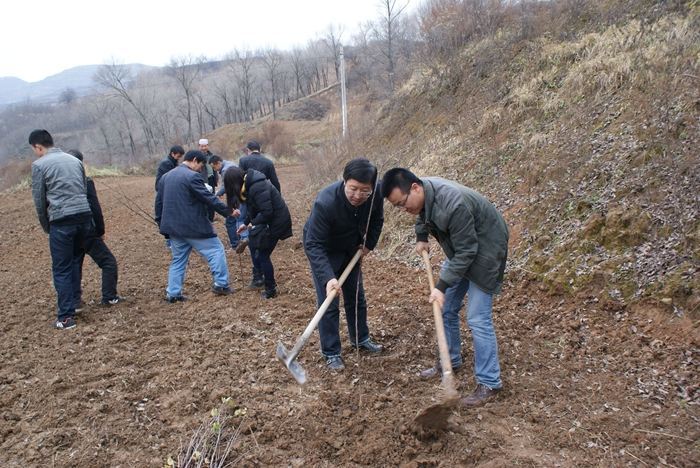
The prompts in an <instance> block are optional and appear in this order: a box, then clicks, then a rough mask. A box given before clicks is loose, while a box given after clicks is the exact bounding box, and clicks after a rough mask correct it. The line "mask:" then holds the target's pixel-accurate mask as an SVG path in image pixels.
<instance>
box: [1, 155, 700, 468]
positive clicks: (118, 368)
mask: <svg viewBox="0 0 700 468" xmlns="http://www.w3.org/2000/svg"><path fill="white" fill-rule="evenodd" d="M279 174H280V177H281V179H282V183H283V196H284V197H285V199H286V200H287V202H288V204H289V205H290V210H291V212H292V214H293V217H294V231H295V235H294V237H293V238H292V239H288V240H285V241H283V242H282V243H281V244H280V245H279V246H278V247H277V249H276V250H275V252H274V254H273V262H274V264H275V267H276V269H277V275H278V283H279V285H280V290H281V295H280V296H279V297H278V298H275V299H272V300H264V299H262V298H260V297H259V296H258V295H256V294H252V293H245V292H239V293H237V294H235V295H234V296H232V297H223V298H222V297H216V296H214V295H212V293H211V292H210V291H209V288H210V286H211V275H210V273H209V271H208V268H207V265H206V263H205V261H204V260H203V259H202V258H201V257H199V256H197V255H193V256H192V257H191V260H190V266H189V270H188V274H187V278H186V281H185V285H184V292H185V294H187V295H189V296H190V299H191V300H190V301H189V302H187V303H182V304H175V305H169V304H166V303H165V302H164V301H163V296H164V290H165V286H166V284H167V274H168V266H169V263H170V256H169V251H167V250H166V249H165V247H164V241H163V238H162V237H161V236H160V235H159V234H158V233H157V230H156V228H155V227H154V226H152V225H150V224H149V223H147V222H146V221H144V220H143V219H142V218H140V217H139V216H137V215H136V214H135V213H134V212H132V211H130V210H129V209H128V208H127V206H126V205H125V204H124V203H123V200H122V199H121V198H120V197H119V196H118V195H117V194H116V192H114V191H112V190H110V189H109V188H107V186H110V187H113V188H115V189H119V190H120V191H123V192H124V193H126V194H128V196H129V197H130V198H131V199H133V200H134V201H135V202H136V203H138V205H139V206H141V207H143V208H144V209H145V210H147V211H149V212H150V211H151V209H152V208H151V207H152V203H153V198H154V192H153V180H152V178H150V177H145V178H127V179H118V180H117V179H112V180H104V181H97V190H98V193H99V196H100V200H101V202H102V206H103V210H104V212H105V220H106V224H107V237H106V240H107V243H108V245H109V246H110V248H111V249H112V250H113V252H114V254H115V255H116V257H117V259H118V260H119V267H120V282H119V292H120V294H121V295H122V296H124V297H126V298H127V299H128V301H127V302H126V303H124V304H120V305H118V306H115V307H112V308H108V309H104V308H100V307H98V306H97V305H96V303H97V302H99V298H100V295H99V288H100V275H99V270H98V269H97V268H96V267H95V266H94V264H92V263H91V261H90V260H89V259H88V260H86V263H85V271H84V299H85V300H86V301H88V302H89V304H88V307H86V309H85V311H84V312H83V313H82V315H81V316H80V317H79V318H78V320H76V321H77V323H78V326H77V327H76V328H75V329H73V330H71V331H66V332H58V331H55V330H52V329H51V328H50V326H49V323H50V321H51V320H53V319H54V317H55V291H54V289H53V285H52V279H51V271H50V258H49V253H48V240H47V236H46V235H45V234H44V233H43V231H42V230H41V228H40V227H39V223H38V221H37V219H36V215H35V212H34V208H33V205H32V202H31V195H30V193H29V191H22V192H17V193H13V194H5V195H2V201H3V203H2V208H0V216H1V217H0V284H2V292H3V294H2V298H3V307H2V309H1V310H2V317H3V331H2V337H3V339H2V341H1V342H0V405H1V413H0V415H1V417H0V467H3V468H4V467H10V466H18V467H47V466H51V467H77V468H88V467H90V468H92V467H96V466H110V467H161V466H163V465H164V464H165V462H166V460H167V458H168V456H175V455H176V453H177V450H178V448H179V446H180V443H181V442H186V441H187V440H189V438H190V437H191V436H192V434H193V432H194V430H195V429H196V428H197V427H198V426H199V425H200V424H201V423H203V422H205V421H206V420H207V419H208V415H209V411H210V410H211V409H212V408H214V407H216V406H218V404H219V402H220V399H221V397H225V396H230V397H232V398H233V401H234V402H235V403H236V405H238V406H240V407H242V408H243V407H244V408H246V409H247V414H246V415H245V417H241V421H242V424H243V432H242V434H241V436H240V437H239V440H238V443H237V447H236V449H237V450H238V451H240V453H243V452H245V453H246V454H245V456H244V457H243V459H242V461H241V462H240V464H239V466H246V467H252V466H280V467H287V466H309V467H311V466H313V467H354V466H405V467H427V466H446V467H448V466H490V467H502V466H513V465H517V466H563V467H589V466H590V467H593V466H603V467H619V466H639V467H646V466H675V467H697V466H700V441H699V439H700V422H699V419H698V418H700V408H699V407H698V404H699V403H700V377H699V376H698V374H700V372H698V362H700V338H699V337H698V334H699V330H698V328H697V327H695V328H693V326H692V324H690V323H688V322H687V321H686V320H685V319H684V318H679V317H675V316H674V315H673V313H672V311H670V310H666V309H664V308H663V307H657V306H656V305H654V304H640V305H636V306H633V307H627V308H622V307H620V306H619V305H617V304H614V303H605V302H604V301H602V300H601V299H600V297H598V294H599V292H600V290H601V289H602V287H601V284H596V283H595V282H594V283H593V284H591V285H590V286H589V288H588V290H587V291H583V292H580V293H579V294H578V295H577V296H576V297H570V296H562V297H558V296H551V295H548V294H546V292H545V291H541V290H540V288H539V285H538V284H536V283H531V282H528V281H527V280H523V279H520V278H518V274H517V272H512V273H511V274H510V276H511V280H510V281H509V283H508V284H507V285H506V287H505V288H504V294H503V296H501V297H499V298H498V299H497V300H496V301H495V313H494V321H495V323H496V327H497V329H496V333H497V336H498V338H499V346H500V356H501V368H502V371H503V379H504V387H505V389H506V391H505V398H503V399H501V400H499V401H498V402H496V403H493V404H489V405H487V406H486V407H484V408H481V409H479V410H466V409H459V408H458V409H457V410H456V411H455V413H454V415H453V416H452V417H451V419H450V426H449V427H448V429H447V430H446V431H444V432H441V433H439V434H432V435H429V434H424V435H422V436H421V437H418V436H417V435H416V434H415V433H413V432H412V431H411V430H410V428H409V423H410V421H411V420H412V418H413V417H414V415H415V414H416V412H417V411H418V410H420V409H421V408H425V407H426V406H428V405H430V404H432V403H434V402H436V401H439V399H440V398H441V396H442V393H441V390H440V389H439V388H438V386H437V382H421V381H420V380H419V379H418V378H417V373H418V371H419V370H420V369H422V368H424V367H426V366H428V365H431V364H432V363H433V362H434V361H435V359H436V353H437V349H436V344H435V337H434V331H433V323H432V312H431V309H430V306H429V305H428V304H427V303H426V302H425V291H426V285H425V282H426V279H425V274H424V272H423V271H422V269H421V268H419V267H418V266H419V261H418V258H417V257H416V256H413V257H411V258H408V257H406V258H404V259H402V260H404V261H401V262H399V261H391V262H388V261H387V262H383V261H380V260H378V256H377V255H372V256H370V257H369V258H368V259H367V261H366V262H365V265H364V266H363V271H364V274H365V287H366V289H367V298H368V304H369V307H370V309H369V316H370V330H371V332H372V334H373V337H374V340H375V341H376V342H379V343H381V344H383V345H384V346H385V351H384V352H383V353H382V354H381V355H379V356H371V357H370V356H365V355H362V356H360V357H361V360H360V361H359V362H358V360H357V359H356V355H355V354H353V353H352V351H351V348H350V344H349V343H348V340H347V331H346V330H345V325H344V323H343V324H341V336H342V338H343V354H344V359H345V362H346V365H347V368H346V369H345V371H343V372H340V373H334V372H330V371H328V370H327V369H326V368H325V366H324V365H323V364H324V363H323V361H322V359H321V356H320V348H319V343H318V335H317V334H316V333H315V334H314V335H312V338H311V339H310V341H309V343H308V344H307V346H306V348H305V349H304V350H303V351H302V353H301V355H300V357H299V360H300V362H301V363H302V365H303V366H304V367H305V368H306V370H307V373H308V378H309V382H308V384H307V386H306V387H305V388H301V387H300V386H299V385H297V384H296V382H295V381H294V379H293V378H292V376H291V374H290V373H289V372H288V371H287V370H286V369H285V368H284V367H283V366H282V365H281V364H280V363H279V361H278V360H277V359H276V352H275V349H276V344H277V341H278V340H279V339H282V340H283V341H284V343H285V344H286V345H287V347H290V346H291V345H293V344H294V342H295V340H296V339H297V338H298V337H299V335H300V334H301V333H302V332H303V330H304V328H305V327H306V325H307V324H308V322H309V320H310V319H311V317H312V316H313V314H314V312H315V304H316V301H315V295H314V291H313V283H312V279H311V274H310V270H309V267H308V262H307V260H306V257H305V255H304V252H303V250H302V248H301V230H302V226H303V223H304V221H305V219H306V217H307V215H308V211H309V207H310V201H309V200H303V199H302V197H301V196H299V194H300V193H302V191H303V189H304V186H305V179H304V173H303V168H302V167H301V166H286V167H282V168H280V170H279ZM215 228H216V230H217V231H218V232H219V235H220V237H221V238H222V240H224V239H225V229H224V224H223V222H218V223H216V224H215ZM228 261H229V270H230V272H231V275H232V280H233V281H232V287H234V288H235V289H241V288H242V287H243V286H244V285H245V284H247V283H248V282H249V281H250V258H249V257H247V256H245V257H244V258H243V259H242V263H243V268H242V269H241V265H240V264H239V259H238V258H237V257H235V255H233V254H229V257H228ZM434 261H435V262H436V265H435V271H436V272H437V271H438V270H437V262H438V261H439V258H436V259H434ZM462 337H463V341H464V344H463V348H462V349H463V356H464V360H465V363H466V364H467V365H466V366H464V367H465V370H463V371H462V372H461V373H460V374H458V376H457V378H458V386H459V390H460V391H461V392H462V393H463V394H466V393H468V392H471V390H472V389H473V387H474V378H473V375H472V369H471V361H472V358H473V356H472V345H471V338H470V335H469V332H468V330H467V328H466V325H464V324H463V335H462Z"/></svg>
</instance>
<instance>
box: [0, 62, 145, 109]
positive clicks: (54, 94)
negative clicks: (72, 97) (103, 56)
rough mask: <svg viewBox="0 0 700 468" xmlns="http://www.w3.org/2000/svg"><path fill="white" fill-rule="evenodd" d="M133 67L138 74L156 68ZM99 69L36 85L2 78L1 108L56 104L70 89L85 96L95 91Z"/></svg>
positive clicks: (73, 71) (70, 72) (76, 69)
mask: <svg viewBox="0 0 700 468" xmlns="http://www.w3.org/2000/svg"><path fill="white" fill-rule="evenodd" d="M133 66H134V69H135V71H136V72H137V73H139V72H142V71H144V70H147V69H151V68H156V67H151V66H149V65H141V64H133ZM99 67H100V65H81V66H79V67H74V68H71V69H69V70H64V71H62V72H61V73H57V74H56V75H53V76H49V77H47V78H44V79H43V80H41V81H37V82H35V83H27V82H26V81H24V80H21V79H19V78H16V77H14V76H8V77H2V78H0V108H4V107H7V106H8V105H10V104H14V103H18V102H24V101H37V102H39V101H40V102H44V103H56V102H58V100H59V99H60V96H61V93H62V92H63V91H65V90H66V89H68V88H70V89H72V90H74V91H75V92H76V94H77V95H78V96H85V95H86V94H87V93H88V92H90V91H91V90H93V89H95V83H93V81H92V76H93V75H94V74H95V71H97V69H98V68H99Z"/></svg>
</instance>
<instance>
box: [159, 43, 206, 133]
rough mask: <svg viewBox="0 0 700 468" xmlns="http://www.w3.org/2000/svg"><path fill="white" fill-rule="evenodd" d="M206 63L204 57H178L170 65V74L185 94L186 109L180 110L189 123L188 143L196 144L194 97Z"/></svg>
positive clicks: (171, 60) (172, 59)
mask: <svg viewBox="0 0 700 468" xmlns="http://www.w3.org/2000/svg"><path fill="white" fill-rule="evenodd" d="M205 61H206V58H205V57H203V56H198V57H195V56H193V55H191V54H189V55H178V56H175V57H172V58H171V59H170V65H168V72H169V74H170V75H171V76H172V77H174V78H175V79H176V80H177V82H178V83H179V84H180V86H181V87H182V90H183V92H184V93H185V107H184V108H182V109H181V110H180V113H181V114H182V116H183V117H184V119H185V121H186V122H187V135H186V136H185V138H186V141H187V142H188V143H191V142H194V139H193V136H192V100H193V96H192V95H193V93H194V83H195V80H196V79H197V76H198V75H199V74H200V72H201V71H202V64H203V63H204V62H205Z"/></svg>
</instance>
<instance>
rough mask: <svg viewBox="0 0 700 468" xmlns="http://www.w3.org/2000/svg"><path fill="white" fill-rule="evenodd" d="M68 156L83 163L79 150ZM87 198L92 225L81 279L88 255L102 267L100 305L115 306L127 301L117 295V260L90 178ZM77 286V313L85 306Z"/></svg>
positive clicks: (81, 265) (86, 239)
mask: <svg viewBox="0 0 700 468" xmlns="http://www.w3.org/2000/svg"><path fill="white" fill-rule="evenodd" d="M68 154H70V155H73V156H75V157H76V158H78V159H79V160H80V162H83V153H81V152H80V151H79V150H77V149H72V150H70V151H68ZM87 198H88V203H89V204H90V211H91V212H92V223H91V224H90V230H89V231H88V233H87V236H85V240H84V241H83V245H82V250H81V253H80V255H79V260H78V261H79V263H80V277H81V278H82V276H83V260H84V259H85V254H88V255H89V256H90V258H92V260H93V261H94V262H95V263H96V264H97V266H98V267H100V270H102V300H101V301H100V305H102V306H113V305H115V304H119V303H120V302H123V301H124V300H125V299H124V298H121V297H119V295H118V294H117V279H118V276H119V269H118V266H117V259H116V258H115V257H114V254H112V251H111V250H109V247H107V244H105V241H104V236H105V219H104V216H102V207H101V206H100V200H98V198H97V190H96V189H95V182H94V181H93V180H92V179H91V178H89V177H88V178H87ZM77 286H78V287H77V289H76V290H74V291H73V304H75V311H76V312H82V310H83V305H84V304H83V298H82V293H83V291H82V289H81V288H80V282H78V284H77Z"/></svg>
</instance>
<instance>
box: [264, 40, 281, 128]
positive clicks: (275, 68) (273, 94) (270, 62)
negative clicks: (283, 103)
mask: <svg viewBox="0 0 700 468" xmlns="http://www.w3.org/2000/svg"><path fill="white" fill-rule="evenodd" d="M259 55H261V57H262V62H263V65H264V67H265V71H266V72H267V73H266V75H267V81H268V83H269V84H270V102H271V104H272V119H273V120H274V119H276V118H277V111H276V101H277V91H278V89H277V88H278V87H279V84H280V81H281V76H280V75H281V73H280V65H282V54H281V53H280V51H279V50H278V49H277V48H276V47H268V48H267V49H265V50H264V51H262V52H261V53H260V54H259Z"/></svg>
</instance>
